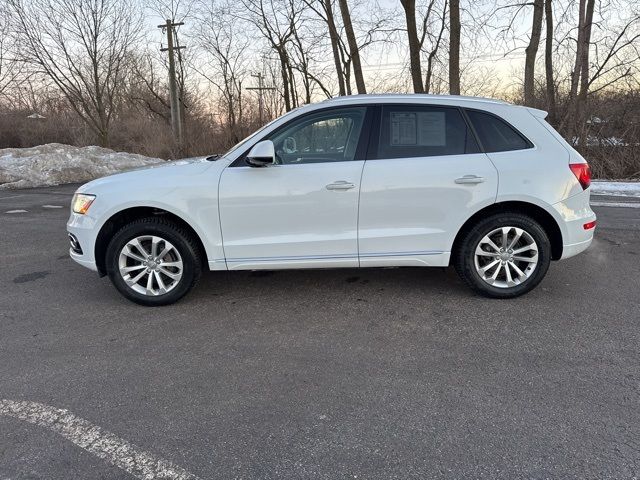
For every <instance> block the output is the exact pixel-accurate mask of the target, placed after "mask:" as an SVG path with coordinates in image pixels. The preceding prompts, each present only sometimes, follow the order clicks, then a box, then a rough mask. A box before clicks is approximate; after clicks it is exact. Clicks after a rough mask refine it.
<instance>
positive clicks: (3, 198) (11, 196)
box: [0, 195, 24, 200]
mask: <svg viewBox="0 0 640 480" xmlns="http://www.w3.org/2000/svg"><path fill="white" fill-rule="evenodd" d="M18 197H24V195H9V196H8V197H0V200H7V199H9V198H18Z"/></svg>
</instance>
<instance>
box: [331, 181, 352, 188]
mask: <svg viewBox="0 0 640 480" xmlns="http://www.w3.org/2000/svg"><path fill="white" fill-rule="evenodd" d="M353 187H355V185H354V184H353V183H351V182H347V181H345V180H337V181H335V182H333V183H330V184H329V185H327V186H326V189H327V190H351V189H352V188H353Z"/></svg>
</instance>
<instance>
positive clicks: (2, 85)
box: [0, 4, 30, 99]
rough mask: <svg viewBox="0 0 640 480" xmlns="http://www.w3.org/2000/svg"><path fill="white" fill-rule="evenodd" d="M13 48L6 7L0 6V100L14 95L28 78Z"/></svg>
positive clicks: (13, 43) (13, 41) (13, 40)
mask: <svg viewBox="0 0 640 480" xmlns="http://www.w3.org/2000/svg"><path fill="white" fill-rule="evenodd" d="M15 46H16V45H15V38H12V36H11V29H10V17H9V12H8V9H7V6H6V5H5V4H0V99H2V98H3V97H4V98H7V99H10V98H11V97H12V95H11V92H12V93H15V92H16V91H17V89H19V88H20V87H22V85H23V84H24V83H25V82H26V81H27V80H28V79H29V76H30V75H29V74H28V72H27V71H26V68H25V64H24V62H21V61H20V60H19V59H18V58H17V57H16V48H15Z"/></svg>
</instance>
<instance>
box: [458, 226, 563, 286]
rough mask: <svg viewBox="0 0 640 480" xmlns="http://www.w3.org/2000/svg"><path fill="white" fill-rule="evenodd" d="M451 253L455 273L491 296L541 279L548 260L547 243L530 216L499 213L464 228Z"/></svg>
mask: <svg viewBox="0 0 640 480" xmlns="http://www.w3.org/2000/svg"><path fill="white" fill-rule="evenodd" d="M453 255H454V256H453V264H454V267H455V269H456V271H457V272H458V275H460V277H461V278H462V280H463V281H464V282H465V283H466V284H467V285H468V286H469V287H471V288H472V289H473V290H475V291H476V292H478V293H479V294H481V295H483V296H486V297H491V298H514V297H518V296H520V295H523V294H525V293H527V292H529V291H531V290H533V289H534V288H535V287H536V286H537V285H538V284H539V283H540V282H541V281H542V279H543V278H544V276H545V275H546V273H547V270H548V269H549V264H550V262H551V243H550V241H549V237H548V236H547V234H546V232H545V231H544V229H543V228H542V226H541V225H540V224H539V223H538V222H536V221H535V220H534V219H533V218H531V217H529V216H527V215H523V214H518V213H500V214H496V215H492V216H490V217H488V218H485V219H483V220H480V221H479V222H478V223H476V224H475V225H473V226H472V227H471V228H470V229H469V230H467V231H466V232H465V234H464V236H463V237H462V239H461V241H460V243H459V244H458V246H457V248H456V251H454V252H453Z"/></svg>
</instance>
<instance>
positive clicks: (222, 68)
mask: <svg viewBox="0 0 640 480" xmlns="http://www.w3.org/2000/svg"><path fill="white" fill-rule="evenodd" d="M200 13H201V14H200V15H199V17H198V20H197V27H196V30H197V32H198V35H197V41H198V47H199V48H200V50H201V51H202V53H204V54H205V56H204V58H203V59H202V61H201V65H200V66H199V67H196V70H197V71H198V73H200V74H201V75H202V76H203V77H204V78H205V79H206V80H207V81H208V82H209V83H210V84H211V85H213V86H214V88H215V89H216V90H217V92H218V94H219V96H220V102H219V103H220V107H221V109H222V110H223V112H224V113H223V115H224V116H225V121H226V122H225V123H226V125H225V126H226V129H227V130H228V133H229V136H230V140H231V143H237V142H238V141H240V139H241V138H242V137H243V136H244V134H245V133H246V132H245V129H244V127H245V125H244V121H243V115H244V105H243V102H244V92H243V87H244V83H245V81H246V80H247V79H248V76H249V66H248V64H249V58H248V55H247V49H248V47H249V45H250V43H251V39H250V37H249V36H247V35H245V34H243V28H241V27H240V26H239V25H238V22H237V21H233V18H232V17H231V15H230V13H229V10H228V8H226V7H224V6H223V7H218V6H217V5H216V4H215V3H213V2H207V3H203V4H202V8H201V9H200ZM239 27H240V28H239Z"/></svg>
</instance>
